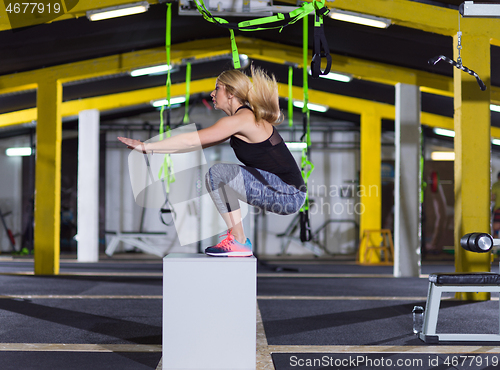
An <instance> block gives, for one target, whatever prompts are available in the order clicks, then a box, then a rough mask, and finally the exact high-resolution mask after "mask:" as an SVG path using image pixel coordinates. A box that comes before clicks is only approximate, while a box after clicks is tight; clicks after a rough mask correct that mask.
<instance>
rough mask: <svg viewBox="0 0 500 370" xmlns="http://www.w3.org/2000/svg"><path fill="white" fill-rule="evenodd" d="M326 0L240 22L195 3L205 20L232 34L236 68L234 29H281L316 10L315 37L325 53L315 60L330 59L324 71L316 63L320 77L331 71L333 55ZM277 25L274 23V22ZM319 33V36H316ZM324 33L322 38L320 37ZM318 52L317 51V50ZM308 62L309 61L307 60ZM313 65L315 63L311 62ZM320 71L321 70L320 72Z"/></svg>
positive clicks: (318, 61) (198, 2) (237, 58)
mask: <svg viewBox="0 0 500 370" xmlns="http://www.w3.org/2000/svg"><path fill="white" fill-rule="evenodd" d="M325 2H326V0H312V1H311V2H310V3H307V2H305V3H303V4H302V5H301V6H300V7H299V8H297V9H295V10H293V11H291V12H290V13H277V14H276V15H273V16H269V17H261V18H256V19H250V20H246V21H243V22H239V23H230V22H228V21H227V20H225V19H223V18H220V17H214V16H213V15H212V14H211V13H210V11H209V10H208V9H207V7H206V6H205V3H204V2H203V0H194V3H195V4H196V7H197V8H198V11H199V12H200V14H201V15H202V16H203V18H205V20H207V21H209V22H211V23H215V24H217V25H219V26H221V27H224V28H228V29H229V32H230V34H231V51H232V55H233V64H234V68H236V69H237V68H240V61H239V56H238V47H237V45H236V40H235V38H234V31H233V30H239V31H263V30H270V29H278V28H279V30H280V32H281V30H282V29H283V28H284V27H286V26H288V25H290V24H293V23H295V22H297V21H298V20H300V19H302V18H307V16H308V15H309V14H310V13H312V12H314V13H315V14H316V18H318V21H317V22H315V27H317V28H318V31H317V32H316V31H315V33H314V34H315V37H318V39H317V40H316V39H315V44H320V45H321V44H323V49H324V51H325V53H323V54H321V53H320V54H318V55H314V56H313V61H315V63H316V65H319V67H320V65H321V58H322V57H323V56H324V57H327V58H329V59H328V66H327V68H326V69H325V71H324V72H321V70H320V69H319V67H317V66H316V65H314V72H313V76H314V77H318V75H326V74H328V72H330V65H331V57H330V54H329V50H328V45H327V44H326V38H325V35H324V32H323V16H325V15H326V14H328V12H329V10H328V8H327V7H326V5H325ZM273 23H274V24H275V25H272V24H273ZM316 35H317V36H316ZM321 35H322V38H320V37H321ZM315 50H321V47H319V49H318V48H317V47H315ZM315 52H316V51H315ZM306 64H307V62H306ZM311 65H312V66H313V64H312V63H311ZM318 71H319V72H318Z"/></svg>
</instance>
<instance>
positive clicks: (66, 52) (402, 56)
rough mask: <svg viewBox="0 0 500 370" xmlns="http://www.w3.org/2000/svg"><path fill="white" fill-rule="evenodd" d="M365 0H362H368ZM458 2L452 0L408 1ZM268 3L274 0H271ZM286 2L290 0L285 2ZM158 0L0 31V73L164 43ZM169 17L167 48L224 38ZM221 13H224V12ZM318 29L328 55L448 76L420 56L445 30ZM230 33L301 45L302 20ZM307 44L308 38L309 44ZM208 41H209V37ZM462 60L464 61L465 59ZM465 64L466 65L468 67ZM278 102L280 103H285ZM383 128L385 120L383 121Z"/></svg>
mask: <svg viewBox="0 0 500 370" xmlns="http://www.w3.org/2000/svg"><path fill="white" fill-rule="evenodd" d="M367 1H369V0H367ZM415 2H420V3H425V4H429V5H434V6H436V7H444V8H451V9H458V6H459V5H460V4H461V3H462V2H463V1H459V0H442V1H415ZM274 4H275V5H279V2H277V1H275V2H274ZM285 5H289V4H285ZM165 8H166V5H165V4H154V5H151V6H150V8H149V11H148V12H146V13H143V14H139V15H134V16H128V17H123V18H116V19H111V20H106V21H100V22H90V21H89V20H88V19H87V18H86V17H80V18H78V19H68V20H61V21H56V22H53V23H50V24H43V25H37V26H32V27H26V28H22V29H13V30H5V31H1V32H0V56H1V57H0V76H2V75H9V74H14V73H19V72H25V71H31V70H36V69H41V68H46V67H51V66H57V65H61V64H66V63H74V62H78V61H82V60H88V59H93V58H99V57H104V56H109V55H115V54H122V53H128V52H132V51H138V50H145V49H150V48H158V47H162V46H163V47H164V45H165V23H166V22H165ZM172 8H173V16H172V48H173V49H175V47H176V44H180V43H184V42H189V41H193V40H200V39H207V40H208V39H217V38H227V42H228V44H229V32H228V30H227V29H224V28H221V27H218V26H216V25H214V24H211V23H209V22H206V21H205V20H204V19H203V18H202V17H201V16H184V15H178V12H177V3H175V4H174V6H173V7H172ZM228 20H231V19H230V18H228ZM235 20H236V21H238V22H239V21H241V20H242V19H241V18H239V19H235ZM324 30H325V35H326V37H327V41H328V45H329V48H330V52H331V53H332V54H335V55H340V56H346V57H353V58H359V59H362V60H365V61H368V62H373V63H384V64H388V65H393V66H397V67H405V68H411V69H414V70H420V71H425V72H431V73H437V74H440V75H444V76H448V77H451V76H452V75H453V67H452V66H450V65H449V64H446V63H442V64H439V63H438V64H437V65H436V66H430V65H429V64H428V63H427V61H428V59H430V58H431V57H434V56H436V55H441V54H443V55H447V56H450V57H451V56H453V45H452V44H453V42H452V38H451V37H449V36H443V35H439V34H436V33H431V32H424V31H420V30H417V29H413V28H407V27H403V26H398V25H391V26H390V27H389V28H387V29H375V28H371V27H365V26H359V25H354V24H349V23H345V22H340V21H335V20H332V19H330V18H325V23H324ZM236 34H237V35H243V36H245V37H250V38H255V39H260V40H264V41H269V42H273V43H278V44H283V45H287V46H294V47H297V48H301V47H302V24H301V22H298V23H297V24H294V25H289V26H287V27H285V28H284V29H283V30H282V31H281V32H278V31H276V30H269V31H256V32H236ZM311 44H312V39H311V37H310V42H309V45H311ZM208 45H210V44H208ZM253 62H254V63H255V64H256V65H261V66H263V67H264V68H265V69H267V70H268V71H270V72H272V73H274V74H275V75H276V77H277V79H278V81H280V82H282V83H287V78H288V65H286V64H283V63H277V62H269V61H267V62H265V61H262V60H254V61H253ZM499 62H500V49H499V48H498V47H495V46H492V48H491V65H492V69H491V84H492V85H493V86H499V87H500V68H493V67H494V66H496V65H498V64H499ZM464 64H465V65H466V61H464ZM230 67H231V61H230V59H228V58H226V59H224V58H223V59H220V60H214V61H207V62H203V63H196V64H193V67H192V80H197V79H202V78H208V77H216V76H217V75H218V74H219V73H220V72H221V71H223V70H224V69H227V68H230ZM471 68H472V67H471ZM184 71H185V70H184V68H183V67H181V68H180V70H179V71H178V72H175V73H172V83H177V82H184V80H185V73H184ZM164 84H165V76H164V75H163V76H162V75H160V76H149V77H136V78H133V77H130V76H129V75H118V76H109V77H107V78H101V79H94V80H90V81H80V82H77V83H71V84H68V85H65V86H64V90H63V100H65V101H68V100H74V99H80V98H86V97H92V96H98V95H103V94H111V93H117V92H122V91H131V90H135V89H139V88H147V87H154V86H162V85H164ZM294 85H296V86H302V73H299V72H297V73H294ZM309 88H310V89H314V90H318V91H324V92H329V93H333V94H338V95H345V96H351V97H357V98H362V99H366V100H370V101H377V102H383V103H389V104H394V100H395V98H394V94H395V91H394V86H392V85H387V84H381V83H376V82H370V81H366V80H360V79H354V80H352V81H351V82H350V83H341V82H333V81H329V80H324V79H310V80H309ZM35 105H36V92H35V91H25V92H20V93H14V94H4V95H0V114H1V113H6V112H12V111H16V110H20V109H26V108H31V107H34V106H35ZM285 107H286V106H285V105H282V108H285ZM151 109H152V108H150V107H145V106H142V107H136V108H134V109H127V110H123V111H121V112H116V111H115V112H107V113H106V112H104V114H103V118H104V119H110V118H116V117H130V116H134V115H137V114H141V113H144V112H147V111H150V110H151ZM422 110H423V111H424V112H429V113H435V114H439V115H444V116H447V117H452V116H453V99H452V98H450V97H445V96H438V95H433V94H428V93H423V94H422ZM324 115H325V116H327V117H329V118H332V119H337V120H346V121H352V122H359V116H357V115H355V114H349V113H344V112H340V111H335V110H332V109H330V110H329V111H328V112H327V113H325V114H324ZM492 126H498V127H500V113H498V114H497V113H492ZM388 128H389V129H390V123H389V124H388Z"/></svg>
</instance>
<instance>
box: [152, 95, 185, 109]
mask: <svg viewBox="0 0 500 370" xmlns="http://www.w3.org/2000/svg"><path fill="white" fill-rule="evenodd" d="M185 101H186V97H185V96H177V97H175V98H171V99H170V105H174V104H181V103H184V102H185ZM151 105H152V106H153V107H161V106H163V105H168V100H167V99H162V100H156V101H154V102H151Z"/></svg>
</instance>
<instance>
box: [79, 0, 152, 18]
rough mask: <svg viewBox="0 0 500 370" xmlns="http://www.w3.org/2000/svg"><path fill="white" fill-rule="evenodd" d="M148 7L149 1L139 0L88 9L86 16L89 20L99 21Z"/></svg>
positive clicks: (137, 12)
mask: <svg viewBox="0 0 500 370" xmlns="http://www.w3.org/2000/svg"><path fill="white" fill-rule="evenodd" d="M148 9H149V3H148V2H147V1H141V2H139V3H132V4H125V5H118V6H112V7H109V8H103V9H96V10H89V11H88V12H87V18H88V19H90V20H91V21H101V20H103V19H109V18H116V17H123V16H126V15H132V14H139V13H144V12H146V11H147V10H148Z"/></svg>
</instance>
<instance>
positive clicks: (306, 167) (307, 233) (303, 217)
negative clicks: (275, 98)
mask: <svg viewBox="0 0 500 370" xmlns="http://www.w3.org/2000/svg"><path fill="white" fill-rule="evenodd" d="M303 22H304V23H303V26H304V29H303V32H302V37H303V40H302V48H303V58H304V66H303V70H302V72H303V73H302V80H303V82H302V89H303V93H304V106H303V107H302V123H303V131H304V134H303V136H302V141H305V143H306V148H305V149H304V150H302V159H301V164H300V168H301V172H302V178H303V179H304V184H305V185H306V188H307V181H308V179H309V176H310V175H311V173H312V171H313V170H314V165H313V164H312V162H311V161H310V160H309V158H308V156H309V147H310V146H311V132H310V114H309V107H308V103H309V83H308V73H307V68H306V66H307V58H308V54H309V44H308V42H309V34H308V29H309V27H308V18H307V17H304V20H303ZM299 214H300V240H301V241H302V242H307V241H310V240H311V239H312V231H311V225H310V221H309V192H308V191H307V192H306V200H305V202H304V205H303V206H302V208H301V209H300V213H299Z"/></svg>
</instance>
